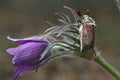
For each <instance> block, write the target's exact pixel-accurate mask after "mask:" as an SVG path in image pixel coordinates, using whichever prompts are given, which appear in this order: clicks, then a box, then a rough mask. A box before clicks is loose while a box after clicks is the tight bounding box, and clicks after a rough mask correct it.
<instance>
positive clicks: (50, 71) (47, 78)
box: [0, 0, 120, 80]
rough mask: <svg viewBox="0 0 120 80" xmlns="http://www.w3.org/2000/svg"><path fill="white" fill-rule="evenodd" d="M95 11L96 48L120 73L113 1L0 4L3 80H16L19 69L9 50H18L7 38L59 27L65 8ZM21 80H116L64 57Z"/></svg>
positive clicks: (118, 17) (119, 31)
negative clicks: (14, 75) (51, 25)
mask: <svg viewBox="0 0 120 80" xmlns="http://www.w3.org/2000/svg"><path fill="white" fill-rule="evenodd" d="M64 5H66V6H69V7H71V8H73V9H76V10H79V9H80V10H81V12H83V13H84V12H85V11H86V9H89V10H90V11H91V17H93V18H94V20H95V21H96V24H97V38H96V45H97V47H98V49H99V50H100V51H101V52H102V56H103V57H104V58H105V59H106V60H107V61H108V62H109V63H110V64H111V65H112V66H114V67H115V68H116V69H117V70H118V71H120V12H119V10H118V8H117V6H116V5H115V3H114V1H113V0H50V1H49V0H0V80H13V73H14V71H15V67H14V66H13V65H12V62H11V60H12V57H11V56H10V55H8V54H7V53H6V49H7V48H9V47H13V46H16V44H15V43H12V42H10V41H8V40H7V39H6V36H11V37H13V38H23V37H29V36H32V35H37V34H40V33H42V32H43V31H44V30H45V29H47V28H48V27H50V26H48V24H46V21H51V22H53V23H57V22H56V20H57V18H58V17H57V16H55V15H54V13H55V12H63V11H65V10H64V9H63V6H64ZM18 80H114V78H113V77H112V76H111V75H109V74H107V72H106V71H104V70H103V69H102V68H101V67H99V66H98V65H97V64H95V63H94V62H92V61H87V60H84V59H82V58H78V57H69V56H68V57H67V56H66V57H63V58H58V59H54V60H52V61H50V62H49V63H48V64H46V65H44V66H42V67H40V68H39V70H38V72H37V73H36V72H35V71H29V72H25V73H23V74H22V75H21V76H20V77H19V79H18Z"/></svg>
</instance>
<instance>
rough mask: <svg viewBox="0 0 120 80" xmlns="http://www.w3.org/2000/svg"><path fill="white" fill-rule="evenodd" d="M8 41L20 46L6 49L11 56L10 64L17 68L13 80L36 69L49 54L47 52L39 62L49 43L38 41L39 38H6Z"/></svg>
mask: <svg viewBox="0 0 120 80" xmlns="http://www.w3.org/2000/svg"><path fill="white" fill-rule="evenodd" d="M8 39H9V40H11V41H13V42H17V43H19V44H20V45H19V46H18V47H15V48H9V49H7V52H8V53H9V54H10V55H12V56H13V59H12V63H13V64H14V65H15V66H16V67H17V69H16V71H15V73H14V80H16V79H17V77H18V76H19V75H20V74H21V73H22V72H24V71H29V70H33V69H37V68H38V67H39V66H40V65H42V64H43V63H44V62H45V61H46V60H47V58H48V57H49V56H50V54H51V53H50V52H48V53H47V54H46V55H45V56H44V57H43V58H42V59H41V60H40V57H41V55H42V53H43V52H44V50H45V49H46V48H47V46H48V45H49V43H48V42H47V41H45V40H42V39H39V37H30V38H24V39H12V38H10V37H8Z"/></svg>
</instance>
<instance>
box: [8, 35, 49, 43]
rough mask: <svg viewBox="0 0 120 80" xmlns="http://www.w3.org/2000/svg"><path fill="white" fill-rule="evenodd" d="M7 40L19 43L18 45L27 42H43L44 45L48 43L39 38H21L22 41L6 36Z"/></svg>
mask: <svg viewBox="0 0 120 80" xmlns="http://www.w3.org/2000/svg"><path fill="white" fill-rule="evenodd" d="M7 39H9V40H11V41H13V42H17V43H20V44H24V43H27V42H45V43H48V42H47V41H44V40H43V39H42V38H41V37H40V36H32V37H28V38H23V39H13V38H11V37H9V36H8V37H7Z"/></svg>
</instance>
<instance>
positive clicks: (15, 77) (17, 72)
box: [14, 66, 35, 80]
mask: <svg viewBox="0 0 120 80" xmlns="http://www.w3.org/2000/svg"><path fill="white" fill-rule="evenodd" d="M33 69H35V67H33V66H29V67H26V66H20V67H17V69H16V71H15V73H14V80H16V79H17V78H18V77H19V75H20V74H21V73H22V72H24V71H29V70H33Z"/></svg>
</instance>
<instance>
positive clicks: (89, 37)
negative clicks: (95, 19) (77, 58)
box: [80, 23, 95, 50]
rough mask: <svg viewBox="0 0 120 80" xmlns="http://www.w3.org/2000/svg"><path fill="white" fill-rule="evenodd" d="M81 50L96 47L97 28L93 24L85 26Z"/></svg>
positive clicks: (82, 33) (82, 32)
mask: <svg viewBox="0 0 120 80" xmlns="http://www.w3.org/2000/svg"><path fill="white" fill-rule="evenodd" d="M80 34H81V40H80V41H81V50H83V49H91V48H93V47H94V45H95V27H94V26H93V25H92V24H89V23H85V24H83V27H82V30H81V33H80Z"/></svg>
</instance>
